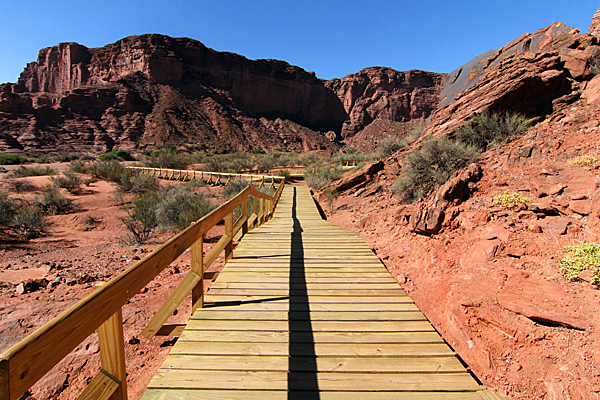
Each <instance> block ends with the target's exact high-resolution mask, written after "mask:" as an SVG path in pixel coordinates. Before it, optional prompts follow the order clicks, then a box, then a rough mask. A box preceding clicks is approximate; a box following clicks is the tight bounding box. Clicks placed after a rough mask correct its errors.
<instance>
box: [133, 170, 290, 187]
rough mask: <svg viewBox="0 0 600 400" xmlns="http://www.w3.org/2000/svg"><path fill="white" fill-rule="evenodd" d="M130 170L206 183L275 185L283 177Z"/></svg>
mask: <svg viewBox="0 0 600 400" xmlns="http://www.w3.org/2000/svg"><path fill="white" fill-rule="evenodd" d="M127 168H129V169H130V170H132V171H137V172H139V173H141V174H143V175H152V176H155V177H157V178H160V179H170V180H176V181H190V180H193V179H196V180H203V181H204V182H206V183H208V184H214V185H220V184H224V185H226V184H228V183H229V182H231V181H232V180H236V179H237V180H242V179H243V180H246V181H248V182H249V183H250V184H253V183H258V184H259V186H260V187H263V186H265V185H270V186H271V187H275V183H276V182H281V181H283V180H284V179H285V178H284V177H282V176H271V175H259V174H242V173H229V172H207V171H193V170H187V169H168V168H147V167H127Z"/></svg>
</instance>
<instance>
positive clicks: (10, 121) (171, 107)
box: [0, 34, 443, 151]
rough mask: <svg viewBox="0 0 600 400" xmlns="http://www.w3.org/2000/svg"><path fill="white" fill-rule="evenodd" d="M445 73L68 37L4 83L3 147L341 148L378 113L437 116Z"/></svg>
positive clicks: (136, 39)
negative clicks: (328, 76) (331, 67)
mask: <svg viewBox="0 0 600 400" xmlns="http://www.w3.org/2000/svg"><path fill="white" fill-rule="evenodd" d="M442 77H443V74H435V73H428V72H423V71H409V72H406V73H403V72H398V71H394V70H392V69H389V68H370V69H366V70H364V71H361V72H360V73H358V74H355V75H350V76H348V77H346V78H343V79H341V80H333V81H331V82H326V81H323V80H321V79H318V78H317V77H316V76H315V74H314V73H311V72H307V71H304V70H303V69H301V68H299V67H295V66H292V65H290V64H288V63H286V62H283V61H277V60H249V59H247V58H245V57H243V56H240V55H237V54H232V53H226V52H218V51H215V50H212V49H209V48H207V47H206V46H204V45H203V44H202V43H200V42H198V41H196V40H192V39H187V38H171V37H168V36H164V35H157V34H152V35H142V36H132V37H127V38H125V39H122V40H120V41H118V42H116V43H114V44H110V45H107V46H104V47H102V48H87V47H85V46H82V45H79V44H77V43H61V44H59V45H57V46H54V47H51V48H46V49H42V50H41V51H40V53H39V56H38V60H37V61H36V62H32V63H30V64H28V65H27V67H26V68H25V70H24V71H23V73H22V74H21V76H20V78H19V80H18V82H17V83H15V84H4V85H2V88H1V89H2V90H1V92H2V95H1V96H2V97H1V99H0V148H1V149H2V150H3V151H30V150H38V151H52V150H53V149H56V148H57V147H61V148H63V149H65V150H72V151H76V150H83V151H90V150H92V151H93V150H95V151H105V150H108V149H112V148H126V149H139V148H145V147H149V148H152V147H159V146H161V145H163V144H164V143H171V144H174V145H176V146H188V147H191V148H194V149H198V150H201V149H205V148H210V149H215V150H221V151H231V150H251V149H255V148H258V147H261V148H264V149H274V150H293V151H306V150H312V149H324V148H331V142H335V141H339V140H340V139H342V138H345V137H349V136H351V135H353V134H355V133H356V132H358V131H360V130H361V129H363V128H364V127H365V126H367V125H368V124H369V123H371V122H372V121H373V120H375V119H377V118H380V119H387V120H391V121H407V120H409V119H414V118H427V117H428V116H429V114H430V113H431V111H432V110H434V109H436V108H437V103H438V96H437V93H438V92H439V91H440V90H441V86H440V84H441V81H442Z"/></svg>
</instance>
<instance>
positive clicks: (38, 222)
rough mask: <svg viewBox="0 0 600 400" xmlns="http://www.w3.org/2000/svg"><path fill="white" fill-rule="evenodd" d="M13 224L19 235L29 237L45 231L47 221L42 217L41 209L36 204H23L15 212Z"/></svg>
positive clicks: (40, 234) (39, 234)
mask: <svg viewBox="0 0 600 400" xmlns="http://www.w3.org/2000/svg"><path fill="white" fill-rule="evenodd" d="M13 226H14V227H15V228H17V229H18V230H19V232H20V233H21V235H23V236H25V238H27V239H30V238H33V237H38V236H42V235H43V234H44V233H45V232H46V227H47V226H48V222H47V221H46V218H45V217H44V214H43V211H42V209H41V208H40V207H39V206H38V205H36V204H24V205H22V206H21V207H19V208H18V209H17V211H16V213H15V216H14V220H13Z"/></svg>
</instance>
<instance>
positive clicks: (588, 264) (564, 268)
mask: <svg viewBox="0 0 600 400" xmlns="http://www.w3.org/2000/svg"><path fill="white" fill-rule="evenodd" d="M565 253H566V255H565V256H564V257H561V258H559V260H558V262H559V265H558V268H559V270H560V271H561V272H562V273H563V275H564V276H565V277H566V278H567V279H569V280H577V279H579V274H580V273H581V272H582V271H584V270H586V269H589V270H591V271H592V280H591V283H592V284H594V285H600V244H598V243H593V242H589V243H578V244H576V245H575V246H565Z"/></svg>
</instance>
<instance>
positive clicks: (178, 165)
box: [142, 150, 193, 169]
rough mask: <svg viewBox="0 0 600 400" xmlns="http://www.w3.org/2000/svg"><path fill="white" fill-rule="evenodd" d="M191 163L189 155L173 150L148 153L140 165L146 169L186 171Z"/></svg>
mask: <svg viewBox="0 0 600 400" xmlns="http://www.w3.org/2000/svg"><path fill="white" fill-rule="evenodd" d="M192 162H193V159H192V157H191V156H190V155H188V154H182V153H180V152H178V151H174V150H170V151H156V152H152V153H148V154H147V155H146V156H145V157H144V158H143V159H142V165H143V166H144V167H148V168H168V169H186V168H187V167H188V165H190V164H191V163H192Z"/></svg>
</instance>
